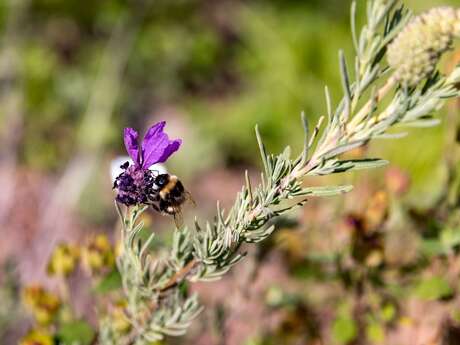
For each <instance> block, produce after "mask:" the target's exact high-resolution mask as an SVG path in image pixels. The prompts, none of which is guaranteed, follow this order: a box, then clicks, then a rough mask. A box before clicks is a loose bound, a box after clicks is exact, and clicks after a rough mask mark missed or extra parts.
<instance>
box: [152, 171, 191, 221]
mask: <svg viewBox="0 0 460 345" xmlns="http://www.w3.org/2000/svg"><path fill="white" fill-rule="evenodd" d="M153 183H154V188H155V189H156V191H157V193H156V198H155V201H156V203H155V204H154V205H153V207H154V209H155V210H157V211H158V212H160V213H163V214H169V215H171V216H173V217H174V221H175V222H176V226H177V227H178V228H181V227H182V225H183V221H182V212H181V207H182V205H183V204H184V203H185V202H186V201H191V202H192V203H193V204H194V203H195V202H194V201H193V199H192V198H191V195H190V193H189V192H188V191H187V190H185V188H184V185H183V184H182V182H181V181H180V180H179V179H178V178H177V176H175V175H169V174H159V175H157V176H156V177H155V179H154V182H153Z"/></svg>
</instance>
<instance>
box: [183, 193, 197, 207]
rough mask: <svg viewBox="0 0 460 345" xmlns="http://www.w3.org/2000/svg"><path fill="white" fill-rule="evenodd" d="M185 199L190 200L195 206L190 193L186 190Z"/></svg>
mask: <svg viewBox="0 0 460 345" xmlns="http://www.w3.org/2000/svg"><path fill="white" fill-rule="evenodd" d="M185 199H186V200H187V201H190V202H191V203H192V205H193V206H194V207H196V202H195V200H194V199H193V197H192V194H191V193H190V192H189V191H187V190H186V191H185Z"/></svg>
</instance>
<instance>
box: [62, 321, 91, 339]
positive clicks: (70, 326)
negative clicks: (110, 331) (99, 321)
mask: <svg viewBox="0 0 460 345" xmlns="http://www.w3.org/2000/svg"><path fill="white" fill-rule="evenodd" d="M56 335H57V338H58V339H59V341H60V343H61V344H63V345H77V344H78V345H90V344H91V342H92V341H93V339H94V336H95V332H94V330H93V328H92V327H91V326H90V325H89V324H88V323H86V322H85V321H81V320H79V321H73V322H68V323H65V324H63V325H61V327H60V328H59V330H58V332H57V334H56Z"/></svg>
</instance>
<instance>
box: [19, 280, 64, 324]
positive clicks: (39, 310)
mask: <svg viewBox="0 0 460 345" xmlns="http://www.w3.org/2000/svg"><path fill="white" fill-rule="evenodd" d="M23 303H24V305H25V306H26V307H27V309H29V310H30V312H31V313H32V314H33V316H34V317H35V319H36V321H37V323H39V324H41V325H47V324H49V323H51V321H52V320H53V318H54V317H55V315H56V313H57V311H58V309H59V307H60V306H61V300H60V299H59V297H58V296H56V295H54V294H52V293H50V292H48V291H46V290H45V289H44V288H43V287H41V286H38V285H33V286H28V287H26V288H25V289H24V291H23Z"/></svg>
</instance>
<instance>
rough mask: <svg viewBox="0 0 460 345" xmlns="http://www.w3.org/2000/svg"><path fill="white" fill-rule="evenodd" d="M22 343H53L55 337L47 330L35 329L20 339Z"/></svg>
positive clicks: (41, 344) (38, 344)
mask: <svg viewBox="0 0 460 345" xmlns="http://www.w3.org/2000/svg"><path fill="white" fill-rule="evenodd" d="M19 344H20V345H53V344H54V341H53V337H52V336H51V335H49V334H48V333H46V332H43V331H37V330H33V331H31V332H29V334H27V335H26V336H25V337H24V338H22V339H21V340H20V343H19Z"/></svg>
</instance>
